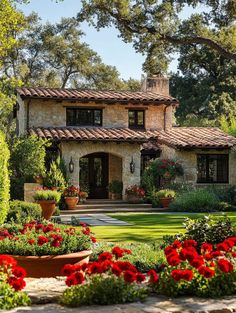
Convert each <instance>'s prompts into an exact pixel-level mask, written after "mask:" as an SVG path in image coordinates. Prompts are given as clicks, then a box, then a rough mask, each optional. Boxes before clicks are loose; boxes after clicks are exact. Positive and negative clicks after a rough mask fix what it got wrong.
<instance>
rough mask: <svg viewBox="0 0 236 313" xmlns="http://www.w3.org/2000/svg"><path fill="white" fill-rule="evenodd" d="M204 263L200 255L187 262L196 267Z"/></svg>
mask: <svg viewBox="0 0 236 313" xmlns="http://www.w3.org/2000/svg"><path fill="white" fill-rule="evenodd" d="M204 263H205V262H204V259H203V257H202V256H199V257H197V258H194V259H193V260H192V261H190V262H189V264H190V265H191V266H192V267H194V268H196V269H198V268H199V267H200V266H203V265H204Z"/></svg>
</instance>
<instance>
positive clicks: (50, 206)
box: [34, 189, 61, 220]
mask: <svg viewBox="0 0 236 313" xmlns="http://www.w3.org/2000/svg"><path fill="white" fill-rule="evenodd" d="M60 198H61V194H60V192H58V191H56V190H49V189H42V190H37V191H36V193H35V195H34V200H35V201H36V202H37V203H38V204H40V206H41V208H42V216H43V218H45V219H46V220H49V219H50V218H51V217H52V215H53V213H54V212H55V210H56V204H57V203H58V202H59V201H60Z"/></svg>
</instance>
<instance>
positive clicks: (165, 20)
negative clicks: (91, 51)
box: [78, 0, 236, 74]
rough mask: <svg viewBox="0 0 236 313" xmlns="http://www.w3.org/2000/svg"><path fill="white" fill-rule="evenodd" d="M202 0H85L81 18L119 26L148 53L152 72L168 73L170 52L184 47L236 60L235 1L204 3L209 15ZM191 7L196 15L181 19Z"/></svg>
mask: <svg viewBox="0 0 236 313" xmlns="http://www.w3.org/2000/svg"><path fill="white" fill-rule="evenodd" d="M200 3H201V1H194V0H190V1H187V0H186V1H179V0H175V1H173V2H166V1H160V2H156V1H138V0H136V1H131V0H121V1H116V0H83V1H82V4H83V7H82V10H81V11H80V12H79V14H78V19H79V20H82V21H84V20H86V21H88V22H90V23H91V24H92V25H94V26H95V27H96V28H97V29H98V30H99V29H101V28H105V27H111V26H112V25H113V26H115V27H116V28H117V29H118V31H119V34H120V37H121V38H122V39H123V40H124V42H132V43H133V46H134V48H135V50H136V51H137V52H140V53H143V54H146V55H147V60H146V62H145V64H144V70H145V71H146V72H151V73H152V74H157V73H163V72H166V71H167V67H168V63H169V62H170V61H171V54H172V53H173V52H179V51H180V49H181V47H184V48H185V47H186V49H187V48H188V49H189V47H196V46H197V47H198V46H200V47H204V48H208V49H209V50H212V51H215V53H216V54H217V55H220V56H222V57H224V58H228V59H232V60H235V59H236V56H235V51H236V43H235V38H234V34H235V25H234V20H235V6H234V5H232V4H231V1H230V0H228V1H223V0H222V1H211V2H204V4H205V5H206V6H207V13H206V11H205V10H203V11H202V12H201V11H200V12H199V10H197V5H198V4H200ZM186 6H188V8H189V10H191V9H193V10H194V11H193V12H194V13H193V14H191V15H190V16H189V17H186V18H183V14H181V13H182V12H183V10H184V9H185V8H186Z"/></svg>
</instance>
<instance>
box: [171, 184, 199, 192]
mask: <svg viewBox="0 0 236 313" xmlns="http://www.w3.org/2000/svg"><path fill="white" fill-rule="evenodd" d="M166 188H168V189H171V190H174V191H175V192H176V193H178V194H181V193H184V192H189V191H193V190H195V189H196V188H195V187H194V185H192V184H189V183H177V182H170V183H168V184H166Z"/></svg>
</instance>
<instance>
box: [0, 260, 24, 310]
mask: <svg viewBox="0 0 236 313" xmlns="http://www.w3.org/2000/svg"><path fill="white" fill-rule="evenodd" d="M25 276H26V272H25V270H24V269H23V268H22V267H20V266H17V262H16V260H15V259H13V258H12V257H11V256H8V255H0V309H11V308H13V307H16V306H20V305H28V304H29V303H30V300H29V298H28V296H27V295H26V294H24V293H22V292H19V291H20V290H22V289H23V288H24V287H25V281H24V278H25Z"/></svg>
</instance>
